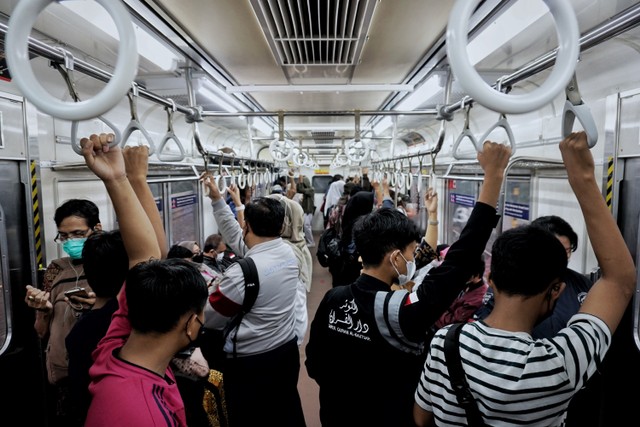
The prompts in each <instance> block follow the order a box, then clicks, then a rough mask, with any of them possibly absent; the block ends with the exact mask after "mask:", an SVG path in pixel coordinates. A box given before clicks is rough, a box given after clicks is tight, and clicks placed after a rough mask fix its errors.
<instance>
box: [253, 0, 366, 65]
mask: <svg viewBox="0 0 640 427" xmlns="http://www.w3.org/2000/svg"><path fill="white" fill-rule="evenodd" d="M376 3H377V1H376V0H323V1H318V0H298V1H291V0H251V6H252V7H253V10H254V12H255V14H256V16H257V18H258V21H259V22H260V25H261V26H262V31H263V32H264V34H265V37H266V39H267V42H268V43H269V46H270V47H271V50H272V52H273V55H274V57H275V58H276V60H277V61H278V64H279V65H281V66H282V67H284V68H285V69H286V70H287V72H288V73H289V75H291V76H300V75H301V74H304V73H306V72H309V73H310V74H311V75H315V74H316V73H318V72H322V73H325V76H326V72H327V71H330V72H331V71H332V72H333V74H334V75H335V77H345V76H346V75H348V76H350V75H351V74H352V73H351V71H352V70H351V67H353V66H355V65H357V64H358V61H359V60H360V55H361V54H362V49H363V44H364V41H365V39H366V37H367V34H368V32H369V27H370V25H371V19H372V16H373V12H374V9H375V6H376ZM310 66H313V67H319V68H320V69H318V70H316V69H315V68H314V69H313V70H308V68H307V67H310ZM322 66H325V67H326V68H325V67H322Z"/></svg>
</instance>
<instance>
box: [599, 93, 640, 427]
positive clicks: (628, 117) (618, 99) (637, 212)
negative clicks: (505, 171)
mask: <svg viewBox="0 0 640 427" xmlns="http://www.w3.org/2000/svg"><path fill="white" fill-rule="evenodd" d="M639 116H640V90H636V91H631V92H628V93H623V94H620V95H619V96H618V95H612V96H611V97H609V99H608V100H607V122H606V123H607V125H606V126H607V129H606V130H607V131H608V130H612V131H613V132H607V133H606V138H607V139H606V141H605V143H606V145H605V150H607V151H606V152H605V156H607V158H608V159H609V161H608V162H607V163H606V164H605V165H603V169H604V170H605V173H604V180H605V181H606V182H605V185H604V186H603V188H605V197H606V198H607V201H608V202H610V205H611V207H612V210H613V212H614V214H615V215H617V221H618V225H619V226H620V229H621V231H622V235H623V237H624V239H625V242H626V244H627V246H628V248H629V251H630V252H631V256H632V257H633V259H634V260H635V264H636V268H637V267H638V265H640V263H639V259H638V256H640V241H639V240H638V239H639V237H640V235H639V233H638V230H639V228H640V225H639V218H640V198H639V197H638V188H640V145H639V144H638V140H639V135H640V124H639V123H638V117H639ZM614 166H615V167H614ZM613 171H615V172H613ZM615 184H618V185H615ZM636 290H637V291H636V293H635V297H634V299H633V301H632V302H631V304H630V306H629V308H628V309H627V311H626V313H625V316H624V317H623V319H622V322H621V323H620V326H619V327H618V329H617V330H616V332H615V334H614V338H613V341H612V345H611V349H610V350H609V353H608V354H607V356H606V357H605V360H604V363H603V369H602V371H603V386H602V394H601V396H602V402H601V407H602V408H603V414H602V416H601V419H602V420H603V423H602V424H601V425H603V426H604V425H624V424H625V423H628V420H629V419H632V417H634V416H635V415H636V407H635V405H637V399H636V398H635V397H636V396H637V393H634V392H631V393H629V392H628V391H625V390H628V387H629V386H631V387H632V388H633V387H635V386H636V385H637V384H640V335H639V333H638V322H639V315H640V313H639V312H638V310H639V307H640V297H639V296H638V290H640V281H637V283H636Z"/></svg>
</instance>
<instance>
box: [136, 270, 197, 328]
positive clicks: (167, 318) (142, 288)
mask: <svg viewBox="0 0 640 427" xmlns="http://www.w3.org/2000/svg"><path fill="white" fill-rule="evenodd" d="M125 292H126V297H127V305H128V307H129V321H130V322H131V327H132V328H133V329H134V330H136V331H138V332H141V333H160V334H164V333H167V332H169V331H171V330H172V329H173V328H175V327H176V326H177V324H178V321H179V320H180V318H181V317H182V316H183V315H184V314H187V313H189V312H192V313H195V314H199V313H201V312H202V311H203V310H204V305H205V304H206V302H207V296H208V292H207V284H206V282H205V280H204V278H203V277H202V274H200V272H199V271H198V269H197V268H196V266H195V265H194V264H193V263H192V262H190V261H185V260H183V259H179V258H173V259H166V260H151V261H146V262H142V263H139V264H138V265H136V266H134V267H133V268H132V269H131V270H129V272H128V274H127V281H126V286H125Z"/></svg>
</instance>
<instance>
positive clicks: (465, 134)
mask: <svg viewBox="0 0 640 427" xmlns="http://www.w3.org/2000/svg"><path fill="white" fill-rule="evenodd" d="M460 104H461V108H464V110H465V116H464V127H463V128H462V132H461V133H460V135H458V138H457V139H456V141H455V142H454V143H453V148H452V155H453V158H454V159H456V160H475V159H476V157H477V156H475V155H474V156H472V157H467V156H463V155H461V154H460V153H458V148H459V147H460V143H461V142H462V140H463V139H465V138H468V139H469V140H470V141H471V143H472V144H473V148H474V149H475V150H476V151H477V150H478V140H477V139H476V137H475V136H474V135H473V132H471V130H470V129H469V113H470V111H471V107H472V104H471V102H469V97H468V96H465V97H464V98H462V100H461V101H460Z"/></svg>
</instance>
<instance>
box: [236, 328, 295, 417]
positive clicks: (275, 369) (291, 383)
mask: <svg viewBox="0 0 640 427" xmlns="http://www.w3.org/2000/svg"><path fill="white" fill-rule="evenodd" d="M299 373H300V352H299V350H298V345H297V343H296V339H293V340H291V341H289V342H288V343H286V344H284V345H282V346H280V347H278V348H276V349H274V350H271V351H268V352H266V353H262V354H258V355H255V356H246V357H237V358H229V359H227V363H226V365H225V371H224V391H225V396H226V401H227V410H228V412H229V425H230V426H233V427H245V426H246V427H248V426H251V427H253V426H257V425H262V424H264V422H265V420H272V422H273V425H278V426H283V427H284V426H286V427H301V426H302V427H304V426H305V421H304V413H303V412H302V403H301V402H300V395H299V394H298V375H299Z"/></svg>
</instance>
